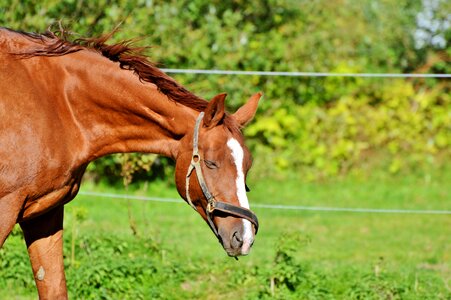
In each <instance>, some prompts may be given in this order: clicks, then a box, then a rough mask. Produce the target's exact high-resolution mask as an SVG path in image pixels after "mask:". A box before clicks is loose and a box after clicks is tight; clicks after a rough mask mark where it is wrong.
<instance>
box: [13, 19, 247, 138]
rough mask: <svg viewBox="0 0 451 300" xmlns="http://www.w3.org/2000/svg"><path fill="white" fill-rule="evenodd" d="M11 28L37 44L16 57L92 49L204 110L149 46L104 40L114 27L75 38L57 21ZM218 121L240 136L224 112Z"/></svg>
mask: <svg viewBox="0 0 451 300" xmlns="http://www.w3.org/2000/svg"><path fill="white" fill-rule="evenodd" d="M8 30H11V29H8ZM11 31H13V32H16V33H19V34H21V35H22V36H25V37H27V38H28V39H31V40H33V41H36V42H38V45H37V46H36V47H34V48H31V49H30V50H27V51H24V52H20V53H15V55H16V56H18V57H19V58H30V57H34V56H48V57H52V56H63V55H66V54H70V53H74V52H78V51H81V50H85V49H88V50H94V51H96V52H98V53H100V54H101V55H103V56H104V57H106V58H108V59H110V60H111V61H114V62H119V66H120V68H121V69H125V70H130V71H133V72H134V73H135V74H136V75H137V76H138V77H139V80H141V81H145V82H149V83H153V84H155V85H156V86H157V88H158V90H159V91H160V92H161V93H163V94H165V95H166V96H168V97H169V98H170V99H172V100H173V101H175V102H177V103H180V104H182V105H185V106H187V107H190V108H192V109H194V110H196V111H199V112H201V111H205V109H206V108H207V105H208V102H207V101H206V100H204V99H202V98H200V97H198V96H196V95H194V94H193V93H191V92H190V91H188V90H187V89H185V88H184V87H183V86H182V85H180V84H179V83H177V82H176V81H175V80H174V79H173V78H171V77H170V76H168V75H167V74H166V73H164V72H163V71H161V70H160V69H158V68H157V67H156V65H155V64H154V63H152V62H151V61H150V60H149V59H148V57H147V56H146V55H145V52H146V51H147V50H148V49H149V48H150V47H137V46H135V42H136V41H137V39H131V40H125V41H121V42H119V43H116V44H111V45H110V44H107V41H108V40H109V39H110V38H111V37H112V36H113V35H114V34H115V33H116V32H117V29H115V30H113V31H112V32H110V33H108V34H105V35H102V36H100V37H93V38H77V39H75V40H71V39H70V36H71V35H72V33H71V32H69V31H67V30H66V29H64V28H63V27H62V26H61V25H60V26H59V29H58V30H56V31H51V30H50V29H47V31H46V32H45V33H43V34H38V33H29V32H23V31H15V30H11ZM222 123H223V124H224V126H225V127H226V128H227V129H229V130H230V132H231V133H232V134H233V135H235V136H237V137H242V134H241V127H240V125H239V124H238V123H237V122H236V120H235V119H234V118H231V117H230V115H229V114H228V113H226V114H225V117H224V119H223V120H222Z"/></svg>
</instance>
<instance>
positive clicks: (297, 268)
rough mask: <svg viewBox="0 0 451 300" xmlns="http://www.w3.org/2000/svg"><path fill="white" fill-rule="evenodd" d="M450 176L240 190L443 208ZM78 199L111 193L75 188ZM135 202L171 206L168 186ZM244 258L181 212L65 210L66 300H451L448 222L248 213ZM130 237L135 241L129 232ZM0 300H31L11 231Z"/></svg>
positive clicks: (109, 202)
mask: <svg viewBox="0 0 451 300" xmlns="http://www.w3.org/2000/svg"><path fill="white" fill-rule="evenodd" d="M449 182H451V168H450V167H449V166H448V167H446V168H445V167H444V168H441V169H440V170H435V171H431V172H427V173H425V172H420V171H418V172H417V173H416V174H402V175H398V176H387V175H386V174H385V173H383V172H375V173H374V174H372V175H371V176H357V175H355V176H348V177H346V178H341V179H334V180H328V181H324V182H321V183H319V182H316V183H308V182H302V181H300V180H296V179H286V180H281V181H275V180H270V179H267V180H259V181H255V182H253V181H250V182H249V185H250V187H251V189H252V191H251V192H250V193H249V198H250V201H251V204H252V203H272V204H290V205H312V206H333V207H364V208H401V209H429V210H432V209H435V210H450V209H451V189H450V187H449ZM84 190H85V191H86V190H95V191H100V192H102V191H103V192H119V193H124V191H123V190H114V189H112V188H106V187H102V186H92V185H90V184H87V185H85V187H84ZM130 193H131V194H134V195H152V196H162V197H171V198H172V197H174V198H177V197H178V195H177V194H176V191H175V190H174V189H173V188H172V187H167V186H166V185H165V184H164V183H156V184H154V185H152V186H148V187H135V188H133V189H132V190H131V191H130ZM254 211H255V212H256V214H257V215H258V217H259V219H260V223H261V228H260V232H259V234H258V236H257V239H256V242H255V244H254V247H253V250H252V251H251V254H250V255H249V256H247V257H243V258H240V259H239V260H238V261H235V260H234V259H231V258H229V257H227V256H226V254H225V252H224V251H223V250H222V247H221V246H220V245H219V244H218V242H217V241H216V240H215V238H214V236H213V234H212V233H211V232H210V230H209V228H208V227H207V225H206V224H205V223H204V222H203V221H202V220H201V219H200V217H199V216H198V215H197V214H196V213H195V212H193V211H192V209H191V208H190V207H189V206H188V205H186V204H183V203H157V202H144V201H137V200H120V199H109V198H102V197H88V196H81V195H80V196H78V197H77V199H75V200H74V201H72V202H71V203H69V204H68V205H67V206H66V220H65V228H66V232H65V256H66V257H65V263H66V276H67V278H68V287H69V291H70V296H71V298H72V299H273V298H274V299H451V291H450V288H451V271H450V261H451V257H450V256H451V243H450V242H451V240H450V236H451V215H420V214H375V213H350V212H312V211H295V210H271V209H264V208H255V209H254ZM130 224H132V225H133V227H134V228H135V231H136V234H135V235H134V234H133V233H132V230H131V227H132V226H131V225H130ZM0 299H36V292H35V291H34V288H33V280H32V274H31V271H30V266H29V263H28V258H27V256H26V249H25V246H24V243H23V241H22V240H21V236H20V232H19V231H18V230H15V231H14V233H13V235H12V236H11V237H10V238H9V239H8V240H7V242H6V243H5V246H4V248H3V249H2V250H0Z"/></svg>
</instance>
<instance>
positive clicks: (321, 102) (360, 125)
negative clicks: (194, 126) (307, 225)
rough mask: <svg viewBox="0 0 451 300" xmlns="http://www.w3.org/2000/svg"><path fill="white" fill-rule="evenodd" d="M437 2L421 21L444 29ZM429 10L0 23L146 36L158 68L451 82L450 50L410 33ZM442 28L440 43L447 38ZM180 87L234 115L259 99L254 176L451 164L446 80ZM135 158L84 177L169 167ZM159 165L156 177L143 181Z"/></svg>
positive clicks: (220, 9) (291, 7)
mask: <svg viewBox="0 0 451 300" xmlns="http://www.w3.org/2000/svg"><path fill="white" fill-rule="evenodd" d="M434 3H436V4H434V6H435V8H434V9H433V10H432V11H431V13H428V18H429V19H431V18H432V20H435V19H437V20H440V22H445V21H444V20H445V19H446V13H444V12H446V11H449V9H448V8H449V1H436V2H434ZM431 5H432V4H431ZM426 10H427V8H426V7H425V2H424V1H420V0H415V1H410V0H402V1H399V0H386V1H372V0H363V1H327V0H319V1H292V0H258V1H242V0H234V1H219V0H214V1H205V0H194V1H193V0H184V1H146V0H140V1H124V0H114V1H106V0H102V1H95V2H92V1H91V2H90V1H74V0H64V1H53V0H46V1H31V0H20V1H19V0H13V1H6V0H0V24H2V25H4V26H7V27H11V28H14V29H21V30H25V31H38V32H42V31H44V30H45V29H46V28H47V27H48V26H49V25H50V24H52V23H54V22H56V21H58V20H62V21H63V24H65V25H66V26H67V27H68V28H70V29H71V30H72V31H73V32H77V33H79V34H81V35H88V36H91V35H101V34H104V33H106V32H109V31H111V30H112V29H113V28H115V27H116V26H117V25H119V24H120V28H121V30H120V31H119V32H118V33H117V34H116V36H115V37H114V38H113V39H114V40H116V41H118V40H123V39H130V38H136V37H143V40H141V41H140V43H142V44H145V45H154V47H153V48H152V51H151V53H150V56H151V58H152V60H153V61H157V62H159V63H160V65H161V66H164V67H167V68H199V69H233V70H263V71H272V70H274V71H307V72H308V71H312V72H343V73H346V72H381V73H388V72H390V73H397V72H443V73H449V72H450V64H449V55H450V52H449V47H448V48H446V45H445V48H444V49H438V48H436V47H433V45H432V44H431V43H429V44H427V43H426V42H427V41H426V42H424V43H423V44H424V45H423V46H422V47H419V46H418V37H416V36H415V34H416V33H417V32H420V31H421V30H423V31H424V30H427V28H424V26H425V25H424V24H423V25H422V24H420V23H421V22H420V21H419V20H420V19H421V18H419V17H418V16H419V15H420V14H421V13H424V11H426ZM419 22H420V23H419ZM423 23H424V22H423ZM431 24H432V23H431ZM440 24H441V23H440ZM431 26H432V25H431ZM437 30H438V29H437ZM440 30H441V31H443V32H440V34H442V35H443V36H444V37H445V39H446V41H447V42H449V35H450V32H451V30H450V29H449V28H442V29H440ZM430 34H432V33H430ZM76 37H78V35H74V38H76ZM425 43H426V44H425ZM177 79H178V80H179V81H181V82H182V83H183V84H184V85H185V86H186V87H188V88H189V89H190V90H192V91H193V92H195V93H197V94H199V95H201V96H203V97H205V98H207V99H208V98H211V97H212V96H213V95H214V94H216V93H219V92H223V91H227V92H228V93H229V94H230V96H229V98H228V105H229V107H230V108H231V109H236V108H237V107H238V106H239V105H240V104H242V103H243V102H244V101H245V99H246V98H247V97H249V96H250V94H251V93H253V92H255V91H257V90H262V91H263V92H264V94H265V97H264V101H262V103H261V107H260V110H259V113H258V115H257V122H256V123H254V125H253V126H252V127H251V128H249V130H248V131H246V133H247V135H248V137H249V140H250V143H251V144H252V145H253V149H254V151H255V152H256V153H255V156H256V157H257V158H258V159H259V160H261V161H265V162H271V164H268V163H265V164H258V166H259V167H260V168H261V169H262V170H260V171H259V172H256V173H258V174H268V173H269V172H270V171H274V170H272V169H271V168H270V166H271V165H273V164H274V165H276V166H277V168H276V170H277V171H280V172H282V171H284V172H285V171H287V170H288V169H294V170H296V171H297V172H303V173H305V174H306V176H307V177H309V178H321V177H324V176H330V175H337V174H341V173H346V172H347V171H348V170H353V169H354V168H355V167H356V166H358V165H359V162H360V161H361V160H362V159H369V160H371V158H372V157H373V154H375V153H380V152H382V153H388V155H389V162H388V164H389V166H388V169H389V170H390V171H391V172H397V171H399V170H402V169H405V168H406V166H407V165H411V164H412V163H413V164H415V163H416V162H418V161H426V160H427V161H429V162H434V163H435V161H436V160H437V158H438V157H440V156H444V155H449V149H447V148H449V147H448V145H449V140H450V137H449V126H450V125H449V122H450V121H449V115H448V114H447V112H446V110H447V107H448V106H449V105H450V99H449V96H447V95H449V82H448V81H446V80H438V79H430V80H416V81H412V80H394V81H391V80H374V79H362V78H360V79H357V78H339V77H333V78H326V79H321V78H290V77H263V76H252V77H249V76H248V77H242V76H211V75H208V76H207V75H177ZM443 153H444V155H443ZM139 157H140V156H135V155H128V154H127V155H125V156H117V157H108V158H104V159H100V160H98V161H97V162H96V163H95V164H93V165H91V167H90V169H89V171H90V172H91V175H92V176H94V177H95V178H99V176H101V177H102V178H106V180H108V181H109V183H110V184H116V183H118V182H120V181H121V177H122V176H124V177H125V181H126V182H128V181H130V180H131V176H132V174H134V173H136V172H138V173H137V174H135V176H134V178H135V179H136V180H154V179H155V178H156V175H155V174H159V172H160V173H161V171H164V174H171V173H172V167H173V165H172V164H171V163H170V162H168V161H164V160H160V159H156V158H155V157H153V156H143V157H142V159H140V158H139ZM374 157H379V156H374ZM373 159H374V158H373ZM124 161H125V162H126V163H125V164H124V166H122V165H123V162H124ZM160 162H161V163H162V164H163V167H160V168H159V169H158V170H152V171H154V172H151V174H150V175H148V176H144V174H145V172H146V171H148V170H149V168H150V166H151V165H152V164H155V163H157V165H158V163H160ZM138 169H139V170H141V171H138Z"/></svg>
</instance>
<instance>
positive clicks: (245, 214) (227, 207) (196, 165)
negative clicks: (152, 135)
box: [186, 112, 258, 239]
mask: <svg viewBox="0 0 451 300" xmlns="http://www.w3.org/2000/svg"><path fill="white" fill-rule="evenodd" d="M203 117H204V113H203V112H201V113H200V114H199V116H198V117H197V119H196V125H195V126H194V135H193V155H192V157H191V164H190V166H189V168H188V172H187V173H186V200H187V201H188V203H189V205H191V207H192V208H193V209H194V210H196V211H197V208H196V206H194V204H193V202H192V201H191V197H190V193H189V183H190V176H191V174H192V173H193V170H196V176H197V181H198V182H199V185H200V188H201V189H202V193H203V194H204V196H205V198H206V199H207V208H206V209H205V213H206V215H207V221H208V225H209V226H210V228H211V230H212V231H213V232H214V234H215V235H216V237H217V238H218V239H221V237H220V236H219V233H218V229H217V228H216V226H215V224H214V223H213V214H214V212H215V211H220V212H223V213H225V214H228V215H231V216H234V217H238V218H243V219H246V220H248V221H249V222H251V223H252V224H253V225H254V228H255V234H257V231H258V219H257V216H256V215H255V214H254V213H253V212H252V211H250V210H249V209H247V208H244V207H241V206H237V205H233V204H229V203H226V202H222V201H218V200H216V199H215V197H213V195H212V194H211V193H210V191H209V190H208V187H207V184H206V183H205V179H204V176H203V174H202V169H201V166H200V162H201V160H202V157H201V156H200V154H199V147H198V145H199V127H200V123H201V121H202V118H203Z"/></svg>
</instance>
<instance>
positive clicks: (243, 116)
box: [233, 92, 263, 126]
mask: <svg viewBox="0 0 451 300" xmlns="http://www.w3.org/2000/svg"><path fill="white" fill-rule="evenodd" d="M262 95H263V94H262V92H258V93H256V94H254V95H252V97H250V98H249V100H247V102H246V104H244V105H243V106H241V107H240V108H239V109H238V110H237V111H236V112H235V113H234V114H233V117H234V118H235V120H236V121H237V122H238V124H240V125H241V126H245V125H246V124H247V123H249V122H250V121H251V120H252V118H254V116H255V112H256V111H257V106H258V101H259V100H260V98H261V96H262Z"/></svg>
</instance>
